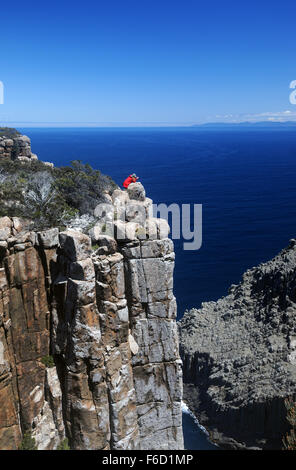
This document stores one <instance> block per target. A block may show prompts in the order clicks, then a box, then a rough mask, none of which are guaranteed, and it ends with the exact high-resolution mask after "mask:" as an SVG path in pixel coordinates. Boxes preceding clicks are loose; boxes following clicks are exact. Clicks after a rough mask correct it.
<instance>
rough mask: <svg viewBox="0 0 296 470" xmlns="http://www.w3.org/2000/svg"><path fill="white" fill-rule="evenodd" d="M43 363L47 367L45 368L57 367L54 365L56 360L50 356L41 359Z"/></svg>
mask: <svg viewBox="0 0 296 470" xmlns="http://www.w3.org/2000/svg"><path fill="white" fill-rule="evenodd" d="M41 362H42V364H44V365H45V367H54V366H55V363H54V359H53V357H52V356H50V355H48V356H43V357H42V358H41Z"/></svg>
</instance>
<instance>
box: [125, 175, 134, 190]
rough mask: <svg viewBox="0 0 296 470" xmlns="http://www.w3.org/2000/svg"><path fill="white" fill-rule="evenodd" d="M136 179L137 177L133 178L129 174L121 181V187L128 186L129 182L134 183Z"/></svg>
mask: <svg viewBox="0 0 296 470" xmlns="http://www.w3.org/2000/svg"><path fill="white" fill-rule="evenodd" d="M136 181H137V178H133V177H132V175H129V176H128V177H127V178H126V180H124V182H123V187H124V188H128V186H129V185H130V184H131V183H135V182H136Z"/></svg>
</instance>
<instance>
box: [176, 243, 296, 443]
mask: <svg viewBox="0 0 296 470" xmlns="http://www.w3.org/2000/svg"><path fill="white" fill-rule="evenodd" d="M295 313H296V243H295V241H294V240H291V242H290V245H289V246H288V247H287V248H286V249H284V250H283V251H282V252H281V253H279V255H278V256H276V257H275V258H274V259H273V260H271V261H269V262H267V263H264V264H261V265H259V266H258V267H255V268H252V269H250V270H248V271H247V272H246V273H245V274H244V275H243V279H242V281H241V283H240V284H239V285H233V286H231V288H230V289H229V295H227V296H226V297H225V298H222V299H220V300H218V301H217V302H207V303H204V304H202V308H201V309H199V310H196V309H192V310H191V311H189V312H186V313H185V315H184V317H183V319H182V320H181V321H180V322H179V334H180V351H181V357H182V359H183V362H184V368H183V373H184V399H185V401H186V402H187V403H188V404H189V407H190V408H191V409H192V410H193V411H194V412H195V414H196V415H197V416H198V419H199V421H200V422H201V424H203V425H205V426H206V427H207V428H208V429H209V430H210V432H211V435H212V438H213V439H214V440H215V441H216V442H218V443H219V444H220V445H221V446H222V447H224V448H236V449H240V448H253V447H255V448H268V449H270V448H277V449H280V448H282V437H283V435H284V434H285V432H286V431H287V427H288V426H287V421H286V410H285V406H284V400H285V398H286V397H289V396H294V397H295V395H296V392H295V390H296V324H295Z"/></svg>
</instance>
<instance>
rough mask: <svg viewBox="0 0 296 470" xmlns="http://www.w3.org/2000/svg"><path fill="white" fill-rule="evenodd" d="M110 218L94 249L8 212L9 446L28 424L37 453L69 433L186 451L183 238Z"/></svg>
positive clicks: (2, 326)
mask: <svg viewBox="0 0 296 470" xmlns="http://www.w3.org/2000/svg"><path fill="white" fill-rule="evenodd" d="M136 189H139V187H137V188H136ZM140 189H141V188H140ZM116 191H117V193H116V194H115V195H114V198H116V197H117V198H119V199H120V200H122V199H125V198H126V197H127V193H123V191H120V192H119V190H116ZM116 191H115V192H116ZM139 194H140V195H139ZM141 194H143V192H142V191H140V193H138V192H136V196H135V197H140V199H139V200H135V201H139V202H140V203H143V204H144V205H145V204H146V205H148V206H149V205H150V202H149V201H146V198H145V197H144V200H143V196H142V195H141ZM128 198H129V196H128ZM145 201H146V202H145ZM110 203H111V200H110ZM112 204H113V200H112ZM140 205H141V204H140ZM117 209H118V208H117ZM145 210H146V209H145ZM122 223H123V225H128V224H129V223H135V224H136V225H137V228H139V227H140V224H139V222H126V221H122ZM104 225H106V222H105V223H104V224H102V223H100V224H99V225H98V226H97V227H96V228H95V230H93V239H94V241H95V246H92V243H91V238H90V237H89V236H88V235H86V234H83V233H80V232H78V231H75V230H66V231H64V232H61V233H59V231H58V229H51V230H47V231H44V232H39V233H35V232H26V231H25V230H24V227H23V226H22V224H21V221H19V220H18V219H14V220H12V219H9V218H8V217H5V218H2V219H0V240H1V241H0V249H1V258H0V294H1V302H2V303H1V304H0V305H2V309H1V310H0V339H1V343H0V348H1V349H0V403H1V410H2V411H1V412H0V413H2V414H3V416H1V419H0V448H2V449H13V448H17V446H18V445H19V443H20V441H21V439H22V435H23V433H24V432H25V431H28V430H29V431H31V433H32V436H33V437H34V438H35V440H36V442H37V445H38V448H39V449H52V448H56V446H57V445H58V443H59V442H60V441H62V440H63V439H64V437H65V436H67V438H68V439H69V443H70V446H71V448H73V449H182V448H183V436H182V428H181V397H182V371H181V361H180V357H179V351H178V340H177V327H176V321H175V318H176V302H175V298H174V295H173V268H174V252H173V243H172V241H171V240H169V239H168V238H162V237H161V233H160V232H159V231H158V232H157V229H156V231H155V232H154V236H153V238H152V239H149V237H147V232H146V229H145V227H143V226H142V228H144V231H143V230H142V231H140V230H136V231H135V233H134V235H133V236H132V237H129V236H128V237H125V236H124V237H123V238H121V237H119V238H116V234H115V237H112V236H110V235H107V234H106V233H105V231H106V227H104ZM103 228H104V230H103ZM102 232H103V233H102ZM143 233H145V234H146V235H145V238H144V237H143ZM1 345H2V346H1ZM48 355H51V356H53V358H54V367H49V366H48V364H47V362H46V357H48ZM51 365H53V364H51ZM4 403H6V405H7V406H5V407H4V406H2V405H3V404H4Z"/></svg>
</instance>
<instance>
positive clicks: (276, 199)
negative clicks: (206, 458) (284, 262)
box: [20, 127, 296, 448]
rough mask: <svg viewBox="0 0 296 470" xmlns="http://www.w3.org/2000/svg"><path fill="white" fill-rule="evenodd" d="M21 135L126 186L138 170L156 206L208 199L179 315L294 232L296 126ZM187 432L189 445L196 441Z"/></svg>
mask: <svg viewBox="0 0 296 470" xmlns="http://www.w3.org/2000/svg"><path fill="white" fill-rule="evenodd" d="M20 131H21V132H22V133H24V134H26V135H28V136H29V137H30V138H31V140H32V151H33V152H34V153H37V155H38V157H39V158H40V159H41V160H44V161H50V162H53V163H54V164H55V165H56V166H61V165H67V164H69V163H70V162H71V160H75V159H79V160H82V161H83V162H87V163H90V164H91V165H92V166H93V167H94V168H96V169H99V170H101V171H102V172H103V173H106V174H108V175H110V176H111V177H112V178H113V179H114V180H115V181H116V183H118V184H119V185H120V186H121V185H122V182H123V180H124V179H125V178H126V176H128V175H129V174H130V173H132V172H135V173H136V174H137V175H139V176H140V181H141V182H142V183H143V185H144V186H145V189H146V193H147V196H148V197H150V198H151V199H153V201H154V202H155V203H161V202H163V203H166V204H171V203H177V204H186V203H191V204H194V203H195V204H202V206H203V241H202V246H201V248H200V249H199V250H197V251H184V250H183V242H184V240H176V241H175V252H176V268H175V276H174V291H175V295H176V297H177V303H178V317H179V318H180V317H182V315H183V313H184V311H185V310H186V309H189V308H191V307H197V308H198V307H200V305H201V302H204V301H210V300H217V299H218V298H219V297H221V296H224V295H227V289H228V287H230V285H231V284H237V283H238V282H239V281H240V278H241V275H242V274H243V272H244V271H245V270H246V269H248V268H251V267H253V266H256V265H258V264H259V263H261V262H264V261H267V260H269V259H271V258H272V257H273V256H275V255H276V254H277V253H278V252H279V251H280V250H281V249H282V248H284V247H285V246H286V245H287V244H288V241H289V239H290V238H294V237H296V211H295V201H296V131H295V130H294V129H293V128H292V129H288V128H287V129H285V128H281V129H277V128H273V129H264V128H258V129H253V128H247V129H243V128H236V129H220V130H218V129H211V128H202V127H192V128H189V127H188V128H99V129H98V128H71V129H70V128H66V129H65V128H60V129H55V128H48V129H47V128H42V129H41V128H40V129H36V128H30V129H29V128H26V129H20ZM189 418H190V416H189V415H187V416H185V417H184V420H185V426H186V429H187V430H189V428H191V430H193V432H194V429H195V431H196V439H197V441H196V442H200V439H201V438H200V429H199V428H198V427H197V426H196V424H195V423H194V426H195V428H194V426H193V424H192V421H190V420H189ZM185 434H186V433H185ZM189 435H190V439H191V440H189V437H188V438H185V439H187V443H186V440H185V446H187V447H186V448H192V445H193V444H192V442H193V441H192V439H193V440H194V439H195V438H194V437H192V434H190V433H189V432H187V436H189ZM197 445H199V444H197ZM202 445H203V444H202ZM188 446H190V447H188ZM203 448H206V447H203Z"/></svg>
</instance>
